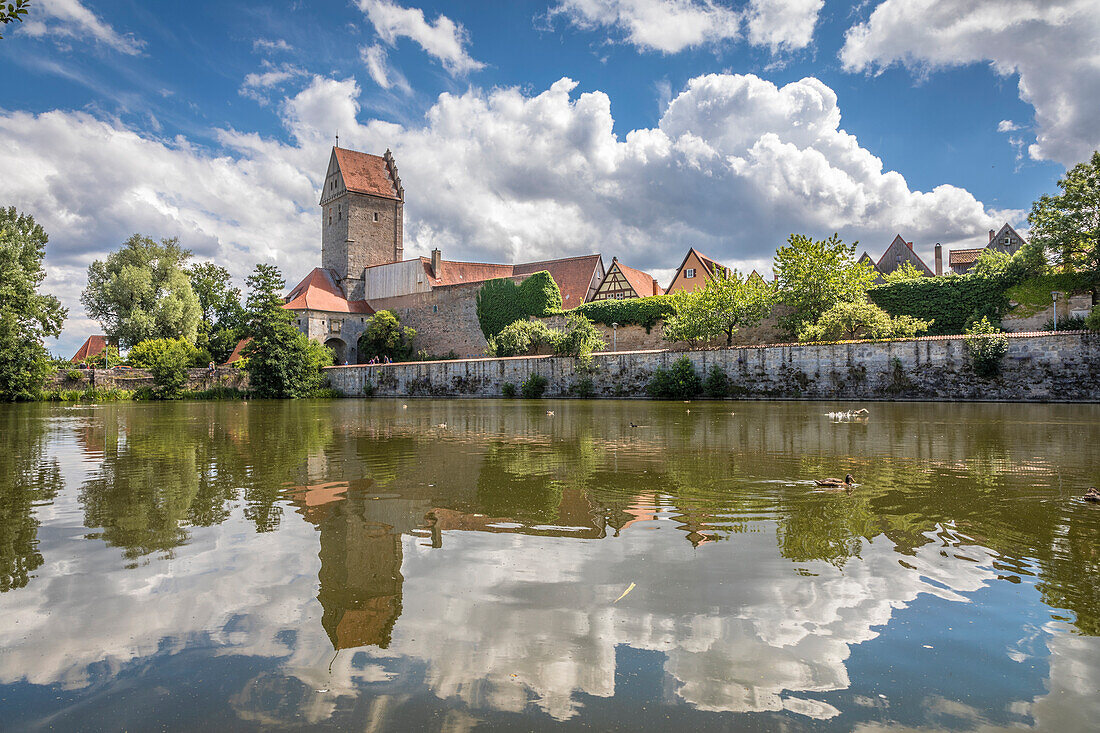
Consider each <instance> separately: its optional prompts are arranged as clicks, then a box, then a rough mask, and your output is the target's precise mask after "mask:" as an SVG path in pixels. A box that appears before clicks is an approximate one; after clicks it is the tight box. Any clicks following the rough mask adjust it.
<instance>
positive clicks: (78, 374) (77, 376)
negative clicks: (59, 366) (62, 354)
mask: <svg viewBox="0 0 1100 733" xmlns="http://www.w3.org/2000/svg"><path fill="white" fill-rule="evenodd" d="M65 377H66V378H67V379H68V380H69V381H70V382H79V381H82V380H83V379H84V372H82V371H81V370H79V369H70V370H68V371H67V372H65Z"/></svg>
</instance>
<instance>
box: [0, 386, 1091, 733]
mask: <svg viewBox="0 0 1100 733" xmlns="http://www.w3.org/2000/svg"><path fill="white" fill-rule="evenodd" d="M860 406H863V407H866V408H867V409H868V410H869V411H870V414H869V415H868V416H867V418H866V419H857V420H847V419H846V420H835V419H833V418H830V417H829V416H827V415H826V414H824V413H827V412H829V411H834V410H837V409H855V408H857V407H860ZM548 410H549V411H552V412H553V414H552V415H550V414H547V411H548ZM632 423H633V424H634V425H636V426H637V427H631V424H632ZM1098 445H1100V406H1096V405H1005V404H986V405H981V404H977V405H976V404H967V405H951V404H883V403H869V404H864V405H858V404H850V403H846V404H843V405H840V404H836V405H833V404H828V403H797V402H776V403H768V402H737V403H730V402H726V403H706V402H694V403H690V404H685V403H649V402H633V401H631V402H584V401H538V402H525V401H518V400H517V401H483V400H471V401H461V400H452V401H432V400H406V401H401V400H361V401H353V400H345V401H323V402H297V403H292V402H259V401H253V402H247V403H177V404H118V405H104V406H74V407H65V406H57V405H14V406H2V405H0V721H2V722H0V727H2V728H5V729H9V728H10V729H16V730H24V729H26V730H35V729H42V728H49V729H51V730H78V729H79V730H119V729H127V730H147V729H170V730H196V729H207V730H214V729H220V730H250V729H260V728H274V727H285V728H291V729H312V728H316V729H355V730H394V731H406V730H446V731H464V730H474V729H479V728H490V727H491V728H493V729H494V730H497V729H499V730H524V731H527V730H576V729H581V730H664V729H684V730H687V729H690V730H784V731H798V730H853V729H858V730H864V731H877V730H912V729H946V730H982V731H987V730H1001V729H1017V728H1021V727H1023V728H1033V729H1036V730H1044V731H1050V730H1053V731H1057V732H1058V733H1071V732H1072V731H1078V730H1081V731H1084V730H1090V729H1092V728H1091V727H1092V726H1094V725H1095V722H1096V721H1097V720H1100V702H1098V700H1100V682H1098V680H1100V506H1093V505H1089V504H1086V503H1084V502H1082V501H1080V499H1078V498H1077V497H1079V496H1080V495H1081V494H1083V493H1084V489H1085V488H1087V487H1088V486H1090V485H1100V451H1097V449H1096V446H1098ZM849 472H850V473H852V474H854V475H855V476H856V479H857V481H858V483H859V485H858V487H857V488H855V489H854V490H852V491H850V492H845V491H839V492H827V491H820V490H817V489H816V487H815V486H814V485H813V483H812V479H813V478H816V477H822V476H843V475H844V474H845V473H849ZM1090 720H1091V721H1093V722H1092V723H1089V721H1090Z"/></svg>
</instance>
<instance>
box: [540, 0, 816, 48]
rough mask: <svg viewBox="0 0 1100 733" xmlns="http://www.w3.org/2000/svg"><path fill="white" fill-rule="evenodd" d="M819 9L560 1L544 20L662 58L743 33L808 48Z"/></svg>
mask: <svg viewBox="0 0 1100 733" xmlns="http://www.w3.org/2000/svg"><path fill="white" fill-rule="evenodd" d="M823 4H824V0H751V2H749V3H747V4H746V5H745V6H744V7H743V8H741V9H734V8H732V7H730V6H728V5H725V4H722V3H719V2H715V1H714V0H562V1H561V2H560V3H558V4H557V5H556V6H554V7H553V8H551V10H550V14H551V15H552V16H553V15H560V16H563V17H565V18H567V19H568V20H569V21H570V22H571V23H572V24H573V25H575V26H577V27H579V28H583V29H593V28H608V29H616V30H618V31H619V32H621V33H622V34H623V35H624V37H625V39H626V41H627V42H629V43H631V44H633V45H634V46H637V47H638V48H641V49H646V50H651V51H660V52H662V53H678V52H680V51H683V50H684V49H686V48H693V47H696V46H704V45H710V44H718V43H722V42H726V41H733V40H735V39H737V38H740V37H741V36H742V34H743V32H744V33H746V34H747V37H748V40H749V42H750V43H752V44H754V45H757V46H769V47H771V49H772V50H773V51H776V50H779V49H781V48H782V49H799V48H805V47H806V46H808V45H809V43H810V40H811V38H812V36H813V30H814V26H815V25H816V24H817V17H818V13H819V12H820V10H821V6H822V5H823ZM743 25H744V26H745V28H744V29H742V26H743Z"/></svg>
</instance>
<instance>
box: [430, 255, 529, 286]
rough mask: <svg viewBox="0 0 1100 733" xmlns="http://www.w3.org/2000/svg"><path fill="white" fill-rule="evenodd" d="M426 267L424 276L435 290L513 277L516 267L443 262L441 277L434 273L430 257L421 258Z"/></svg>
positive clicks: (441, 263)
mask: <svg viewBox="0 0 1100 733" xmlns="http://www.w3.org/2000/svg"><path fill="white" fill-rule="evenodd" d="M420 262H421V263H423V265H424V274H426V275H427V276H428V280H429V281H430V283H431V286H432V287H433V288H437V287H440V286H443V285H462V284H463V283H477V282H484V281H485V280H492V279H493V278H497V277H511V276H512V274H513V272H512V270H513V268H514V267H515V266H514V265H496V264H492V263H489V262H454V261H452V260H443V261H442V262H440V268H439V269H440V270H442V272H441V273H440V275H441V276H440V277H435V276H434V274H433V273H432V260H431V258H430V257H421V258H420Z"/></svg>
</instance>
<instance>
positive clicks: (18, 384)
mask: <svg viewBox="0 0 1100 733" xmlns="http://www.w3.org/2000/svg"><path fill="white" fill-rule="evenodd" d="M48 239H49V237H47V236H46V232H45V231H44V230H43V229H42V227H41V226H39V225H38V224H36V223H35V221H34V218H33V217H32V216H30V215H29V214H18V213H16V211H15V208H14V207H9V208H7V209H0V401H11V400H27V399H33V398H34V397H35V396H36V395H37V394H38V391H39V390H40V389H41V388H42V383H43V381H44V380H45V379H46V374H47V373H48V372H49V369H50V357H49V354H48V353H46V347H45V346H43V345H42V339H43V338H45V337H46V336H54V337H56V336H58V335H60V333H61V324H62V323H63V322H64V320H65V315H66V313H67V311H66V310H65V309H64V308H62V307H61V303H60V302H59V301H58V300H57V298H55V297H54V296H52V295H43V294H40V293H39V292H38V287H39V286H40V285H41V284H42V281H43V279H45V277H46V271H45V269H43V267H42V258H43V257H45V254H46V242H47V241H48Z"/></svg>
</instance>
